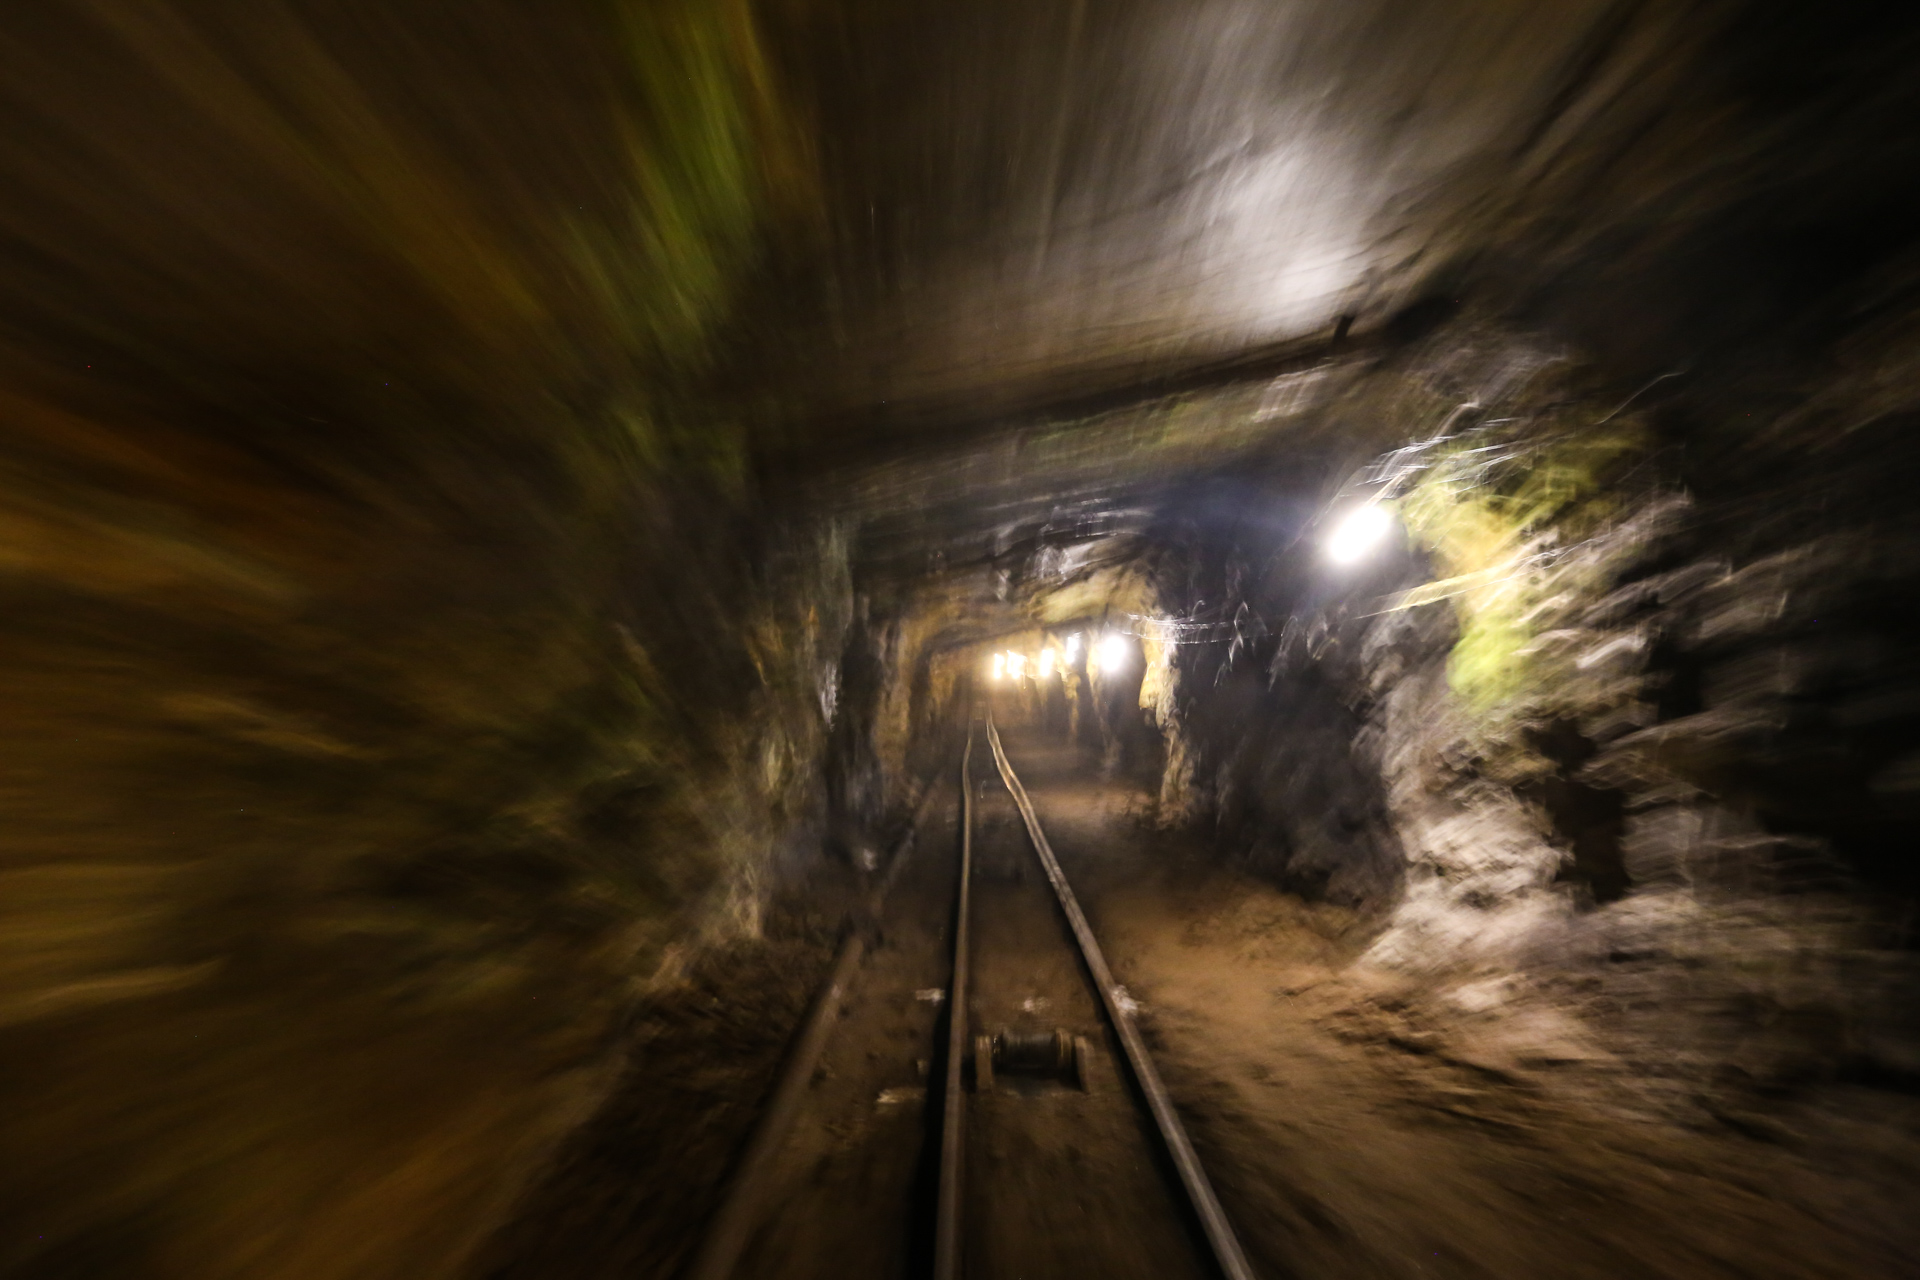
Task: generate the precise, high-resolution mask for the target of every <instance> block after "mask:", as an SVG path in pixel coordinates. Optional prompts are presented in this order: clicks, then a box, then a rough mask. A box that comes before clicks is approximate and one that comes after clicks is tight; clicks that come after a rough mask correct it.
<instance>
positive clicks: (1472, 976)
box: [1179, 328, 1920, 1123]
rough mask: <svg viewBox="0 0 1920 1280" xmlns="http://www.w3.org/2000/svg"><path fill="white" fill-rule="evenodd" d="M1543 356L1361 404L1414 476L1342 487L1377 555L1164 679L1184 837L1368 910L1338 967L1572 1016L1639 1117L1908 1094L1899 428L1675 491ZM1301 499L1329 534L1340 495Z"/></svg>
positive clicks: (1481, 336) (1798, 445) (1677, 411)
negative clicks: (1187, 745)
mask: <svg viewBox="0 0 1920 1280" xmlns="http://www.w3.org/2000/svg"><path fill="white" fill-rule="evenodd" d="M1543 355H1544V356H1548V357H1551V358H1543ZM1570 357H1571V353H1569V352H1567V351H1565V350H1564V349H1555V348H1552V347H1551V346H1549V345H1548V344H1545V343H1544V342H1542V341H1541V340H1540V339H1538V338H1533V339H1523V338H1521V337H1520V336H1518V335H1512V334H1509V335H1506V336H1505V337H1501V336H1499V335H1498V334H1497V333H1494V332H1493V331H1490V330H1487V329H1484V328H1481V329H1459V330H1454V331H1452V332H1443V333H1441V334H1440V335H1438V336H1436V337H1434V338H1433V339H1431V340H1430V342H1429V343H1428V344H1427V345H1426V346H1424V347H1423V348H1420V349H1419V350H1417V351H1416V352H1414V353H1413V354H1411V355H1410V356H1409V357H1408V358H1406V359H1405V360H1403V361H1400V362H1397V363H1396V364H1389V365H1386V366H1383V367H1382V368H1381V369H1379V370H1377V371H1376V373H1375V374H1374V375H1373V377H1374V379H1375V381H1376V383H1390V384H1392V385H1391V387H1390V389H1389V391H1388V392H1386V393H1384V396H1383V398H1384V399H1385V400H1386V401H1387V402H1388V403H1392V404H1395V405H1397V406H1398V408H1399V410H1400V412H1401V413H1402V414H1403V415H1405V416H1404V417H1403V418H1402V421H1403V422H1404V423H1405V426H1404V438H1405V439H1407V440H1409V441H1414V442H1424V443H1422V444H1420V446H1419V447H1418V448H1415V449H1412V450H1408V451H1399V452H1390V453H1388V454H1386V455H1384V457H1383V458H1382V459H1380V460H1379V461H1378V463H1377V464H1376V465H1375V466H1374V468H1373V469H1372V470H1370V471H1367V472H1365V473H1364V475H1365V476H1366V477H1368V478H1369V483H1370V484H1371V486H1372V487H1371V489H1367V490H1365V491H1368V492H1373V493H1379V492H1381V491H1383V490H1384V491H1386V492H1387V493H1388V494H1389V495H1390V498H1389V500H1390V501H1391V502H1392V503H1393V504H1394V506H1395V508H1396V509H1397V510H1398V512H1399V514H1400V518H1401V521H1402V523H1403V526H1404V528H1405V530H1406V538H1407V543H1406V546H1405V547H1404V549H1402V550H1399V551H1395V550H1392V549H1389V550H1388V551H1387V552H1385V553H1383V554H1382V556H1381V557H1380V558H1379V561H1378V562H1377V563H1374V564H1371V565H1369V566H1366V567H1364V568H1362V569H1358V570H1351V571H1336V570H1334V569H1332V568H1331V567H1329V566H1327V565H1325V564H1311V565H1309V564H1306V563H1305V562H1304V561H1305V558H1307V557H1311V556H1312V555H1314V551H1313V547H1314V543H1313V541H1312V537H1313V534H1312V531H1311V530H1309V531H1308V532H1307V534H1306V535H1305V536H1304V537H1303V540H1302V541H1301V542H1300V543H1299V544H1298V546H1297V548H1296V550H1295V551H1294V552H1293V553H1291V557H1292V558H1291V559H1283V560H1282V561H1281V562H1279V565H1278V567H1277V568H1275V569H1273V570H1272V571H1271V572H1269V573H1268V574H1266V575H1265V576H1264V577H1262V576H1261V575H1258V574H1253V575H1245V574H1242V580H1243V581H1244V582H1246V583H1247V584H1248V587H1247V589H1246V590H1245V591H1244V592H1243V593H1242V594H1241V595H1240V597H1239V598H1238V600H1237V601H1230V602H1229V603H1230V604H1234V603H1241V604H1244V605H1245V606H1246V607H1247V609H1248V610H1250V611H1251V616H1252V617H1253V618H1255V619H1256V620H1258V623H1259V625H1258V626H1257V627H1254V626H1251V625H1249V624H1247V623H1246V622H1245V621H1244V619H1245V617H1246V616H1248V615H1246V614H1243V615H1242V617H1243V622H1242V624H1241V625H1240V626H1239V628H1238V629H1237V630H1236V632H1235V633H1234V635H1233V636H1231V637H1227V636H1224V635H1223V636H1222V637H1221V638H1220V639H1218V640H1217V641H1216V642H1215V643H1211V644H1199V645H1195V646H1192V648H1191V650H1190V652H1189V653H1188V654H1187V656H1184V657H1183V659H1182V667H1183V678H1182V697H1181V699H1180V706H1179V715H1180V717H1181V718H1182V720H1183V721H1184V729H1185V733H1186V735H1187V736H1188V738H1189V739H1191V740H1192V741H1194V742H1195V743H1197V744H1199V750H1198V752H1197V754H1196V766H1197V767H1196V791H1197V792H1198V793H1199V794H1201V795H1203V796H1205V798H1206V800H1207V805H1206V809H1205V813H1204V816H1203V819H1202V820H1203V822H1205V823H1208V824H1210V825H1211V826H1212V827H1213V829H1214V831H1215V833H1216V835H1217V838H1218V840H1219V842H1220V845H1221V846H1222V848H1223V851H1224V852H1226V853H1228V854H1230V855H1235V856H1241V857H1245V858H1248V859H1249V860H1250V861H1251V863H1252V865H1254V866H1256V867H1259V868H1261V869H1263V870H1265V871H1267V872H1268V873H1270V874H1272V875H1274V876H1275V877H1276V878H1277V879H1279V880H1280V881H1281V882H1282V883H1285V884H1288V885H1290V886H1292V887H1295V888H1297V889H1299V890H1300V891H1301V892H1303V893H1307V894H1310V895H1317V896H1325V897H1330V898H1333V899H1336V900H1341V901H1347V902H1353V903H1360V904H1364V905H1366V906H1369V907H1371V908H1372V909H1373V911H1374V913H1375V920H1376V929H1377V932H1376V933H1375V935H1374V937H1373V941H1372V943H1371V946H1370V948H1369V949H1368V951H1367V953H1366V958H1365V961H1364V963H1366V964H1368V965H1371V966H1376V967H1378V968H1380V969H1381V970H1383V971H1386V972H1391V973H1395V974H1398V975H1400V980H1403V981H1411V982H1415V983H1418V984H1422V985H1426V984H1437V985H1438V986H1441V987H1448V988H1449V989H1451V988H1450V984H1456V983H1460V982H1467V983H1469V984H1471V983H1472V982H1475V981H1482V982H1484V981H1487V980H1490V979H1489V975H1505V976H1504V977H1503V978H1502V979H1501V980H1502V981H1504V982H1506V983H1507V984H1508V985H1507V987H1505V988H1503V990H1505V991H1507V992H1508V993H1509V994H1508V995H1504V996H1502V1000H1503V1001H1504V1000H1510V999H1511V1000H1520V999H1522V997H1521V996H1518V995H1514V994H1512V993H1513V992H1525V993H1528V994H1527V995H1526V996H1525V999H1530V1000H1532V1001H1533V1002H1534V1004H1535V1006H1536V1007H1546V1006H1551V1007H1552V1008H1553V1009H1554V1010H1555V1012H1556V1017H1558V1016H1559V1015H1569V1016H1572V1017H1574V1018H1575V1020H1576V1021H1577V1022H1578V1023H1579V1024H1580V1025H1581V1026H1583V1027H1584V1028H1585V1030H1584V1031H1582V1032H1580V1033H1579V1035H1581V1036H1585V1037H1587V1038H1588V1040H1587V1042H1588V1043H1589V1044H1595V1045H1604V1046H1605V1050H1604V1052H1606V1053H1608V1054H1613V1055H1616V1056H1617V1061H1619V1062H1620V1063H1621V1064H1622V1065H1623V1066H1625V1067H1627V1068H1628V1070H1627V1072H1626V1076H1625V1078H1626V1079H1629V1080H1631V1081H1633V1082H1634V1084H1633V1088H1634V1090H1636V1091H1637V1092H1638V1094H1639V1095H1640V1096H1641V1099H1642V1101H1643V1102H1647V1101H1648V1100H1653V1101H1654V1102H1655V1103H1656V1104H1657V1105H1658V1106H1660V1107H1663V1108H1675V1109H1679V1110H1681V1111H1685V1112H1688V1113H1689V1114H1690V1115H1696V1116H1697V1115H1698V1114H1699V1113H1700V1112H1701V1111H1702V1110H1703V1109H1704V1110H1705V1111H1706V1112H1707V1113H1709V1114H1711V1115H1714V1116H1725V1115H1730V1114H1732V1115H1747V1116H1749V1118H1751V1108H1750V1107H1749V1106H1748V1104H1749V1103H1750V1102H1751V1099H1752V1097H1754V1096H1758V1095H1762V1094H1767V1095H1768V1096H1777V1095H1778V1093H1779V1091H1782V1090H1786V1091H1794V1090H1806V1089H1810V1088H1816V1087H1817V1086H1822V1085H1831V1084H1835V1083H1846V1082H1855V1083H1857V1082H1862V1081H1870V1082H1874V1083H1875V1086H1876V1087H1894V1088H1898V1089H1907V1088H1910V1087H1911V1082H1912V1081H1913V1080H1914V1079H1915V1078H1916V1076H1915V1074H1914V1067H1915V1063H1916V1060H1917V1059H1916V1052H1917V1051H1920V1023H1916V1020H1915V1019H1914V1017H1913V1016H1912V1013H1911V1008H1912V1005H1911V1000H1910V996H1911V993H1912V992H1913V990H1914V989H1915V981H1916V979H1920V966H1916V964H1915V955H1916V953H1915V950H1914V941H1915V936H1914V933H1913V926H1912V921H1913V919H1914V911H1915V907H1914V901H1915V899H1914V887H1915V884H1914V879H1913V874H1912V871H1911V863H1910V861H1909V859H1908V858H1907V857H1906V855H1905V852H1904V851H1905V850H1906V849H1908V848H1910V832H1911V825H1910V824H1911V821H1912V818H1913V816H1914V815H1913V811H1912V809H1911V807H1910V806H1909V805H1908V804H1907V797H1908V796H1909V795H1910V794H1911V791H1910V790H1909V780H1908V775H1909V773H1911V772H1912V771H1911V769H1910V768H1909V766H1908V765H1907V763H1906V762H1907V760H1908V759H1909V758H1910V756H1909V753H1910V752H1911V751H1912V750H1913V743H1914V742H1915V740H1916V734H1915V729H1916V728H1917V727H1920V725H1917V724H1916V717H1917V716H1920V703H1916V702H1915V701H1914V700H1913V699H1911V698H1910V697H1908V696H1907V694H1906V690H1907V688H1908V682H1909V680H1910V679H1911V677H1910V674H1909V673H1910V672H1911V671H1912V670H1913V669H1914V664H1915V661H1916V658H1920V652H1916V650H1915V648H1914V646H1913V643H1912V640H1911V636H1912V635H1913V634H1914V631H1913V629H1912V626H1911V621H1912V620H1911V618H1910V616H1909V614H1910V606H1909V604H1908V602H1909V601H1910V600H1911V599H1912V598H1913V589H1914V586H1915V583H1914V582H1913V578H1914V576H1915V574H1916V570H1915V568H1914V566H1915V564H1916V559H1915V556H1914V554H1913V549H1914V547H1915V542H1914V538H1915V533H1916V526H1915V523H1914V519H1913V517H1912V515H1911V512H1910V507H1909V504H1907V503H1906V502H1905V501H1904V499H1903V497H1902V496H1901V495H1902V494H1903V492H1904V484H1903V482H1902V480H1901V479H1900V475H1901V474H1902V472H1900V471H1899V470H1897V469H1895V468H1894V467H1893V466H1892V465H1891V463H1892V460H1893V458H1894V457H1895V456H1896V451H1897V448H1898V445H1897V440H1898V438H1899V432H1900V431H1901V430H1902V429H1903V424H1904V423H1905V422H1906V421H1908V419H1907V418H1906V416H1905V414H1906V413H1907V412H1908V411H1907V410H1905V409H1904V407H1902V408H1898V409H1893V408H1891V407H1889V406H1885V405H1882V406H1880V407H1879V408H1880V412H1879V413H1877V414H1874V413H1867V412H1864V411H1862V409H1861V407H1860V406H1859V405H1858V404H1857V402H1853V401H1851V400H1850V399H1849V398H1848V397H1844V396H1834V395H1832V394H1827V395H1826V397H1825V398H1826V400H1827V401H1828V403H1829V408H1828V410H1827V413H1826V414H1825V415H1822V416H1820V417H1819V418H1810V415H1807V414H1806V413H1804V412H1801V411H1796V422H1795V423H1794V425H1793V428H1792V430H1791V431H1789V430H1788V429H1787V427H1786V425H1785V424H1781V425H1779V426H1778V427H1777V428H1776V429H1775V430H1774V431H1773V432H1772V433H1768V432H1766V431H1764V430H1756V431H1753V432H1751V433H1749V434H1748V436H1747V437H1746V438H1745V439H1743V440H1739V441H1737V442H1732V443H1729V442H1728V441H1727V440H1725V439H1724V438H1716V437H1712V436H1709V437H1708V438H1707V439H1706V440H1705V441H1704V442H1702V441H1700V440H1699V439H1698V438H1696V441H1695V446H1694V447H1695V458H1696V460H1699V459H1701V458H1702V456H1703V455H1710V453H1711V451H1712V450H1713V449H1714V447H1715V446H1716V445H1719V446H1720V447H1723V448H1728V449H1730V450H1735V449H1737V451H1738V457H1739V460H1740V461H1739V471H1738V473H1737V474H1730V472H1731V471H1732V468H1731V467H1729V466H1727V465H1726V462H1727V455H1726V454H1721V455H1719V457H1718V458H1717V459H1716V462H1715V464H1714V465H1710V466H1706V467H1703V468H1701V469H1699V470H1693V469H1691V468H1690V467H1689V465H1688V463H1687V460H1686V459H1685V458H1684V456H1683V455H1682V454H1680V452H1679V451H1678V450H1676V449H1674V448H1672V447H1671V445H1670V441H1671V439H1672V437H1671V435H1667V434H1663V433H1670V432H1672V431H1675V430H1678V429H1681V428H1679V427H1678V426H1677V425H1676V424H1677V423H1678V422H1679V421H1682V420H1684V419H1683V418H1682V414H1683V412H1684V410H1683V408H1682V407H1681V406H1677V405H1673V404H1669V405H1668V406H1666V408H1665V410H1664V412H1663V413H1660V414H1654V415H1648V416H1638V411H1637V410H1635V409H1632V408H1629V409H1628V410H1627V411H1626V412H1625V413H1621V412H1620V411H1619V409H1618V407H1617V406H1618V400H1617V399H1610V398H1609V397H1608V396H1605V395H1601V394H1599V392H1598V391H1597V390H1596V389H1594V384H1593V382H1592V379H1593V378H1594V376H1595V375H1594V371H1593V370H1592V368H1591V367H1590V366H1583V365H1582V364H1581V362H1580V361H1579V360H1577V359H1573V358H1570ZM1515 371H1518V373H1516V372H1515ZM1877 385H1879V386H1880V387H1881V394H1883V395H1884V394H1885V391H1884V386H1885V383H1884V380H1882V381H1881V382H1880V383H1879V384H1877ZM1826 390H1827V392H1829V393H1830V392H1831V390H1832V389H1831V388H1827V389H1826ZM1376 395H1377V396H1380V395H1382V393H1381V392H1380V391H1379V388H1378V387H1377V386H1376ZM1820 400H1821V395H1820V394H1819V393H1818V392H1810V393H1809V394H1808V396H1807V401H1806V402H1811V403H1816V404H1817V403H1820ZM1835 402H1839V403H1842V404H1846V405H1847V408H1845V409H1842V408H1839V407H1835ZM1803 403H1804V402H1803ZM1730 416H1731V415H1730ZM1846 417H1851V418H1852V419H1853V421H1854V422H1855V424H1856V425H1855V426H1854V427H1853V428H1852V429H1851V430H1844V431H1836V430H1835V427H1836V426H1837V425H1838V420H1839V419H1841V418H1846ZM1483 424H1484V425H1483ZM1696 465H1697V461H1696ZM1329 474H1330V475H1331V477H1332V478H1331V480H1330V482H1329V483H1328V484H1327V486H1326V488H1325V489H1324V492H1325V494H1326V496H1327V498H1328V499H1329V500H1331V501H1332V502H1333V504H1334V505H1335V506H1338V504H1339V501H1341V500H1342V498H1341V495H1342V494H1351V493H1353V492H1355V490H1354V489H1352V488H1351V487H1350V486H1348V485H1343V483H1342V480H1343V478H1347V477H1352V476H1354V475H1358V474H1361V473H1355V472H1342V471H1338V470H1336V471H1334V472H1331V473H1329ZM1383 477H1390V479H1385V480H1383ZM1363 489H1365V486H1363ZM1261 554H1262V549H1261V548H1258V547H1249V546H1248V545H1246V544H1245V543H1244V542H1234V541H1232V540H1228V541H1226V542H1221V543H1216V544H1215V545H1213V546H1212V547H1210V548H1208V549H1206V550H1205V552H1204V555H1203V559H1204V557H1205V556H1210V557H1212V559H1211V561H1210V562H1209V563H1204V564H1202V565H1201V568H1200V575H1201V577H1202V578H1203V579H1204V578H1206V577H1207V575H1208V574H1211V575H1213V576H1212V578H1211V579H1210V580H1212V581H1214V582H1216V583H1220V582H1225V581H1228V580H1230V579H1232V578H1233V577H1234V575H1235V574H1236V573H1238V572H1240V570H1238V569H1236V568H1235V565H1236V564H1240V565H1241V566H1242V567H1244V564H1245V563H1247V562H1253V563H1258V562H1259V560H1260V558H1261ZM1265 554H1269V555H1270V554H1271V553H1270V552H1266V553H1265ZM1343 573H1344V576H1343ZM1249 632H1251V633H1252V638H1251V639H1248V638H1247V635H1248V633H1249ZM1515 983H1517V984H1518V985H1517V986H1516V985H1514V984H1515ZM1477 989H1478V988H1476V990H1477ZM1555 1025H1557V1026H1561V1027H1562V1032H1557V1033H1556V1034H1559V1035H1562V1038H1564V1034H1563V1033H1564V1025H1565V1024H1564V1019H1561V1020H1560V1021H1558V1022H1556V1024H1555ZM1769 1091H1771V1093H1770V1092H1769ZM1822 1096H1825V1095H1822ZM1742 1099H1746V1101H1744V1102H1743V1101H1742ZM1755 1123H1758V1122H1757V1121H1755Z"/></svg>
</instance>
